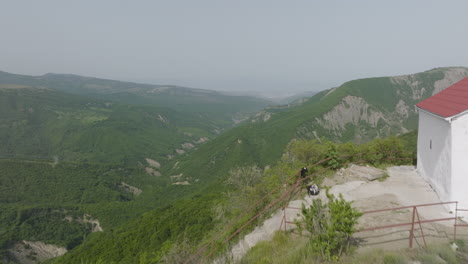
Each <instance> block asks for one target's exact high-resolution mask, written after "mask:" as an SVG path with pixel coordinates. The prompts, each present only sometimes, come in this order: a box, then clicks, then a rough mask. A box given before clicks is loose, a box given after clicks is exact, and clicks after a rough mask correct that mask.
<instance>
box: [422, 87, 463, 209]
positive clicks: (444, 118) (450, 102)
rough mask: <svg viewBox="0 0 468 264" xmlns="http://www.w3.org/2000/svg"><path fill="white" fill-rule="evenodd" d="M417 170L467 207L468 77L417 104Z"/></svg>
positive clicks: (444, 194) (447, 198) (442, 196)
mask: <svg viewBox="0 0 468 264" xmlns="http://www.w3.org/2000/svg"><path fill="white" fill-rule="evenodd" d="M417 107H418V109H419V131H418V164H417V170H418V172H419V174H420V175H421V176H422V177H424V178H425V179H427V180H428V181H429V182H430V183H431V185H432V187H433V188H434V189H435V191H436V192H437V194H438V195H439V197H440V199H441V200H442V201H444V202H448V201H458V202H459V206H458V207H459V208H464V209H468V78H465V79H463V80H461V81H459V82H458V83H455V84H454V85H452V86H450V87H448V88H447V89H445V90H443V91H441V92H440V93H438V94H436V95H434V96H432V97H430V98H428V99H426V100H424V101H422V102H420V103H419V104H417Z"/></svg>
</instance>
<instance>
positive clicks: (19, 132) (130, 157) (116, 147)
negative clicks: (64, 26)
mask: <svg viewBox="0 0 468 264" xmlns="http://www.w3.org/2000/svg"><path fill="white" fill-rule="evenodd" d="M186 131H190V132H191V133H192V134H187V132H186ZM214 134H215V132H214V131H213V126H212V123H211V122H210V121H209V120H206V119H204V118H200V117H198V116H196V115H193V114H189V113H184V114H182V113H179V112H177V111H174V110H171V109H168V108H161V107H154V106H152V107H143V106H129V105H120V104H115V103H114V104H113V103H109V102H104V101H99V100H94V99H89V98H85V97H80V96H75V95H69V94H64V93H61V92H57V91H53V90H46V89H39V88H21V89H0V145H1V146H2V148H0V157H15V158H29V159H31V158H34V159H38V158H40V159H48V160H51V159H53V158H55V159H57V160H59V161H63V160H65V161H86V162H103V163H112V162H124V163H132V164H135V163H136V162H137V161H141V160H143V159H144V158H145V157H155V158H157V159H158V160H161V159H163V160H164V159H165V157H164V156H166V155H168V154H174V153H175V149H176V148H180V144H182V143H185V142H193V141H196V140H198V139H199V138H200V137H205V136H209V137H211V136H213V135H214Z"/></svg>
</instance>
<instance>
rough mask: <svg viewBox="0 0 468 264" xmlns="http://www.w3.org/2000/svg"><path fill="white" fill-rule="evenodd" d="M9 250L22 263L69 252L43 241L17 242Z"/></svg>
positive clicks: (38, 261) (29, 263) (25, 263)
mask: <svg viewBox="0 0 468 264" xmlns="http://www.w3.org/2000/svg"><path fill="white" fill-rule="evenodd" d="M8 252H9V253H10V254H11V255H12V256H13V257H14V258H15V259H16V261H17V263H21V264H36V263H40V262H43V261H45V260H48V259H51V258H56V257H59V256H62V255H64V254H65V253H67V249H66V248H64V247H59V246H56V245H52V244H46V243H44V242H41V241H26V240H23V241H21V242H18V243H15V244H14V245H13V246H12V247H11V248H10V249H9V250H8Z"/></svg>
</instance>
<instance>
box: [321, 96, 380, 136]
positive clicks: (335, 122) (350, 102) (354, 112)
mask: <svg viewBox="0 0 468 264" xmlns="http://www.w3.org/2000/svg"><path fill="white" fill-rule="evenodd" d="M381 119H382V120H385V121H386V118H385V116H384V114H383V113H382V112H380V111H377V110H371V109H370V105H369V104H368V103H367V102H366V101H365V100H364V99H363V98H361V97H357V96H352V95H348V96H346V97H345V98H343V100H342V101H341V103H340V104H338V105H336V106H335V107H334V108H333V109H332V110H331V111H329V112H327V113H325V114H324V115H323V116H322V118H317V119H316V121H317V123H318V124H320V125H321V126H323V127H324V128H326V129H328V130H333V131H343V130H345V128H346V125H347V124H353V125H358V124H359V122H360V121H365V122H366V123H368V124H370V125H371V126H372V127H376V126H377V124H378V122H379V120H381Z"/></svg>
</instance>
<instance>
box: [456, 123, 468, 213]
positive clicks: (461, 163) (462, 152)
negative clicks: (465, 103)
mask: <svg viewBox="0 0 468 264" xmlns="http://www.w3.org/2000/svg"><path fill="white" fill-rule="evenodd" d="M452 140H453V143H454V144H453V146H452V182H453V184H452V193H453V195H452V199H453V200H454V201H458V202H459V207H460V208H464V209H468V114H464V115H462V116H460V117H457V118H455V119H453V121H452Z"/></svg>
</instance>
